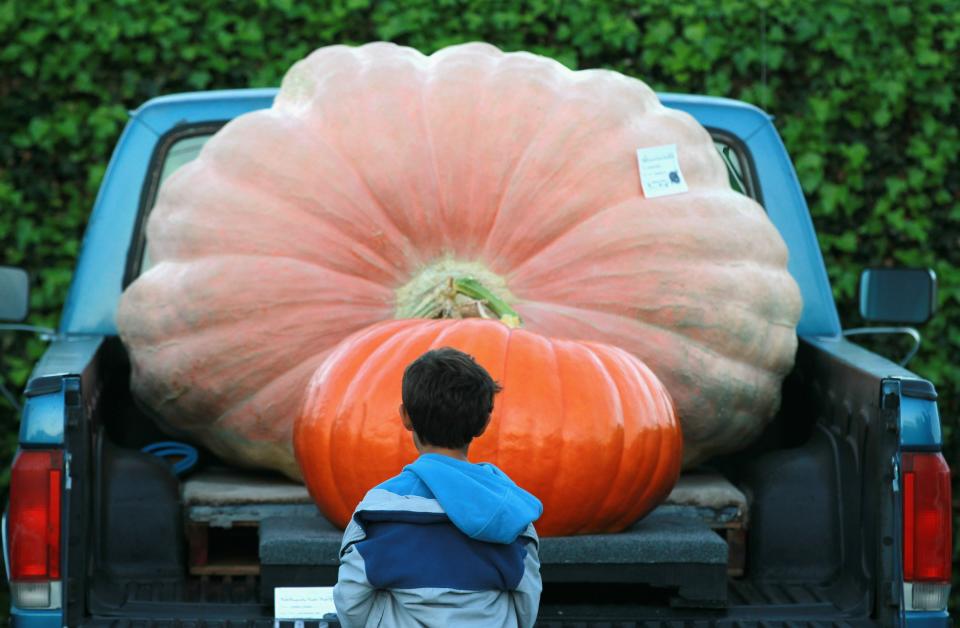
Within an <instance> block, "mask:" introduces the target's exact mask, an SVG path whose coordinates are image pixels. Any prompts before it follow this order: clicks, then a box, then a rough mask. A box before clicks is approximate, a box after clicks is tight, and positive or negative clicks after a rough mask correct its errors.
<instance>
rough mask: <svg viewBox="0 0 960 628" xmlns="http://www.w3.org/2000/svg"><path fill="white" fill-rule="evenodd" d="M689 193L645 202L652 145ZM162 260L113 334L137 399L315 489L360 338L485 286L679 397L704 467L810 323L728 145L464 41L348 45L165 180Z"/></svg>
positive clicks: (633, 93) (774, 387) (153, 234)
mask: <svg viewBox="0 0 960 628" xmlns="http://www.w3.org/2000/svg"><path fill="white" fill-rule="evenodd" d="M664 144H675V145H676V147H677V151H678V155H679V164H680V168H681V170H682V172H683V175H684V180H685V181H686V184H687V187H688V192H687V193H684V194H678V195H675V196H663V197H659V198H646V197H644V195H643V192H642V189H641V186H640V178H639V176H638V171H637V156H636V150H637V149H638V148H644V147H652V146H660V145H664ZM147 234H148V238H147V240H148V252H149V257H150V259H152V260H153V262H154V266H153V267H152V268H151V269H150V270H149V271H147V272H146V273H145V274H144V275H142V276H141V277H140V278H138V279H137V280H136V281H135V282H134V283H133V284H132V286H131V287H130V288H129V289H128V291H127V292H126V293H125V294H124V297H123V299H122V302H121V304H120V308H119V315H118V327H119V330H120V334H121V336H122V338H123V340H124V342H125V344H126V346H127V348H128V349H129V353H130V357H131V364H132V389H133V391H134V393H135V394H136V395H137V396H138V397H139V398H140V399H141V400H142V401H144V402H145V403H146V404H147V405H149V406H151V407H153V408H154V409H155V410H156V411H157V412H159V413H160V414H161V415H162V416H163V417H165V418H166V420H167V421H168V422H170V423H171V424H173V425H174V426H175V427H178V428H180V429H182V430H190V431H192V432H193V433H194V434H196V436H197V438H198V439H199V440H201V441H203V442H204V443H205V444H206V445H207V446H209V447H210V448H212V449H213V450H214V451H215V452H217V453H219V454H220V455H221V456H223V457H225V458H226V459H228V460H230V461H232V462H234V463H236V464H247V465H253V466H265V467H272V468H276V469H280V470H282V471H283V472H285V473H287V474H288V475H290V476H292V477H296V476H297V475H298V471H297V467H296V463H295V460H294V458H293V455H292V451H291V447H290V442H291V440H290V439H291V431H292V424H293V417H294V416H295V415H296V412H297V408H298V407H299V404H300V402H301V400H302V391H303V390H304V389H305V388H306V385H307V382H308V381H309V378H310V376H311V374H312V373H313V372H314V371H315V370H316V369H317V367H318V366H319V365H320V363H321V362H322V361H323V359H324V357H325V356H326V354H327V353H328V352H329V351H330V350H331V349H332V348H333V347H335V346H336V344H337V343H338V342H339V341H341V340H343V339H344V338H346V337H347V336H348V335H349V334H351V333H353V332H355V331H358V330H360V329H362V328H364V327H366V326H368V325H370V324H373V323H376V322H379V321H383V320H389V319H394V318H401V319H402V318H414V317H424V318H429V317H432V316H435V315H436V314H437V313H438V312H437V309H436V303H435V302H434V303H433V304H431V303H430V299H428V298H425V297H428V296H429V295H430V293H431V292H432V291H434V290H435V289H437V287H438V286H441V285H443V284H444V282H446V281H447V280H448V278H451V277H452V278H462V277H468V276H469V277H473V278H475V279H477V280H478V281H479V282H480V283H482V284H484V285H485V286H486V287H487V288H489V289H490V291H492V292H493V293H496V294H497V295H498V296H500V297H501V298H503V299H504V300H505V301H507V302H508V303H510V304H511V305H513V307H514V308H515V309H516V310H517V311H518V312H519V313H520V315H521V316H522V317H523V319H524V321H525V325H526V329H528V330H529V331H532V332H536V333H540V334H544V335H546V336H550V337H556V338H581V339H587V340H596V341H600V342H606V343H609V344H613V345H616V346H618V347H621V348H623V349H626V350H627V351H629V352H630V353H632V354H633V355H635V356H637V357H639V358H640V359H642V360H643V361H644V362H645V363H646V364H648V365H649V366H650V367H651V368H652V369H653V370H654V371H655V372H656V373H657V375H658V377H660V379H661V380H662V381H663V382H664V384H665V385H666V386H667V388H668V389H669V390H670V393H671V395H672V397H673V399H674V401H675V403H676V404H677V408H678V412H679V415H680V417H681V421H682V422H683V428H684V438H685V450H684V454H685V456H686V459H687V462H689V463H693V462H696V461H697V460H701V459H703V458H705V457H707V456H709V455H711V454H712V453H715V452H724V451H730V450H733V449H736V448H739V447H742V446H743V445H744V444H746V443H747V442H748V441H749V440H750V439H751V437H752V436H754V435H756V434H757V433H759V431H760V429H761V428H762V427H763V425H764V424H765V423H766V420H767V418H768V417H770V416H771V415H772V414H773V412H774V411H775V410H776V408H777V407H778V404H779V396H780V383H781V379H782V377H783V376H784V375H785V374H786V373H787V372H788V371H789V370H790V367H791V366H792V364H793V356H794V352H795V348H796V335H795V326H796V323H797V320H798V319H799V315H800V297H799V291H798V289H797V286H796V284H795V283H794V281H793V279H792V278H791V277H790V275H789V273H788V272H787V269H786V260H787V250H786V247H785V246H784V244H783V241H782V239H781V238H780V236H779V234H778V233H777V231H776V229H775V228H774V227H773V225H772V224H771V222H770V221H769V220H768V218H767V216H766V214H765V213H764V210H763V209H762V208H761V207H760V206H759V205H757V204H756V203H755V202H754V201H752V200H751V199H749V198H747V197H746V196H744V195H742V194H739V193H737V192H734V191H733V190H731V189H730V185H729V182H728V176H727V170H726V168H725V166H724V164H723V161H722V160H721V158H720V157H719V156H718V154H717V152H716V149H715V148H714V144H713V141H712V140H711V137H710V135H709V134H708V133H707V132H706V131H705V130H704V129H703V128H702V127H701V126H700V125H699V124H698V123H697V122H696V121H695V120H693V118H691V117H690V116H688V115H686V114H684V113H681V112H678V111H674V110H670V109H666V108H664V107H663V106H661V105H660V103H659V101H658V100H657V97H656V95H655V94H654V93H653V92H652V91H651V90H650V88H648V87H647V86H646V85H645V84H643V83H642V82H640V81H638V80H635V79H632V78H628V77H626V76H622V75H620V74H617V73H615V72H609V71H604V70H585V71H580V72H573V71H571V70H569V69H567V68H565V67H563V66H562V65H560V64H559V63H557V62H555V61H552V60H550V59H546V58H544V57H539V56H536V55H532V54H528V53H509V54H504V53H502V52H500V51H499V50H497V49H496V48H494V47H493V46H489V45H485V44H467V45H462V46H454V47H451V48H447V49H444V50H441V51H439V52H437V53H435V54H433V55H431V56H429V57H427V56H424V55H422V54H420V53H419V52H417V51H416V50H413V49H410V48H403V47H399V46H395V45H393V44H384V43H378V44H370V45H365V46H361V47H359V48H349V47H345V46H332V47H329V48H323V49H320V50H318V51H316V52H314V53H313V54H311V55H310V56H309V57H308V58H306V59H305V60H303V61H301V62H299V63H297V64H296V65H295V66H294V67H293V68H292V69H291V70H290V71H289V72H288V73H287V75H286V77H285V78H284V80H283V85H282V87H281V89H280V92H279V93H278V94H277V97H276V100H275V102H274V105H273V107H272V108H271V109H268V110H263V111H257V112H253V113H250V114H248V115H244V116H241V117H240V118H237V119H236V120H233V121H232V122H230V123H229V124H227V125H226V126H225V127H224V128H223V129H222V130H221V131H220V132H219V133H217V134H216V136H214V137H213V138H212V139H211V140H210V141H209V142H208V143H207V145H206V146H205V147H204V149H203V151H202V152H201V154H200V156H199V158H198V159H197V160H195V161H194V162H192V163H190V164H188V165H186V166H184V167H183V168H181V169H180V170H178V171H177V172H175V173H174V174H173V175H172V176H171V177H170V178H169V179H168V180H167V181H166V182H165V184H164V185H163V187H162V189H161V190H160V194H159V197H158V200H157V204H156V207H155V208H154V210H153V212H152V215H151V217H150V220H149V224H148V229H147Z"/></svg>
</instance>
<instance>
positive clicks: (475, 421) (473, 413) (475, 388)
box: [401, 347, 501, 449]
mask: <svg viewBox="0 0 960 628" xmlns="http://www.w3.org/2000/svg"><path fill="white" fill-rule="evenodd" d="M500 390H501V389H500V385H499V384H497V382H495V381H493V378H492V377H490V373H488V372H487V371H486V369H484V368H483V367H482V366H480V365H479V364H477V362H476V360H474V359H473V358H472V357H471V356H469V355H467V354H466V353H464V352H462V351H457V350H456V349H452V348H450V347H443V348H440V349H434V350H432V351H427V352H426V353H424V354H423V355H421V356H420V357H419V358H417V359H416V360H414V361H413V362H411V363H410V364H409V366H407V368H406V370H405V371H404V372H403V385H402V393H401V394H402V396H403V406H404V408H406V410H407V414H408V415H409V416H410V422H411V423H413V429H414V431H415V432H416V433H417V437H418V438H419V439H420V442H421V443H423V444H425V445H433V446H434V447H448V448H450V449H463V448H464V447H466V446H467V445H469V444H470V441H471V440H473V438H474V437H475V436H477V435H478V434H479V433H480V432H481V431H483V428H484V426H485V425H486V424H487V418H488V417H489V416H490V413H491V412H492V411H493V396H494V395H495V394H496V393H498V392H500Z"/></svg>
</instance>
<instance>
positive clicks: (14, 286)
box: [0, 266, 30, 322]
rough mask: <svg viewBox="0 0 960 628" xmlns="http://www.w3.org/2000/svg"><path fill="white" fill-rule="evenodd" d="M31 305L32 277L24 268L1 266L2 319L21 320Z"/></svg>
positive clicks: (0, 311) (0, 300)
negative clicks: (30, 277) (28, 275)
mask: <svg viewBox="0 0 960 628" xmlns="http://www.w3.org/2000/svg"><path fill="white" fill-rule="evenodd" d="M29 305H30V279H29V277H27V272H26V271H25V270H23V269H22V268H14V267H12V266H0V321H15V322H20V321H22V320H23V319H25V318H26V317H27V311H28V309H29Z"/></svg>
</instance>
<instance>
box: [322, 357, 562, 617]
mask: <svg viewBox="0 0 960 628" xmlns="http://www.w3.org/2000/svg"><path fill="white" fill-rule="evenodd" d="M499 391H500V387H499V386H498V385H497V384H496V382H494V381H493V379H492V378H491V377H490V374H489V373H487V371H486V370H485V369H484V368H483V367H482V366H480V365H479V364H477V363H476V362H475V361H474V359H473V358H472V357H470V356H469V355H467V354H465V353H462V352H460V351H457V350H456V349H450V348H443V349H436V350H433V351H428V352H427V353H425V354H423V355H422V356H420V357H419V358H417V359H416V360H414V361H413V362H412V363H411V364H410V365H409V366H408V367H407V368H406V370H405V371H404V373H403V385H402V398H403V403H401V404H400V419H401V421H402V422H403V426H404V427H405V428H407V429H408V430H410V431H411V432H412V433H413V443H414V445H415V446H416V447H417V450H418V451H419V452H420V454H421V455H420V457H419V458H417V460H416V461H415V462H413V463H412V464H410V465H407V466H406V467H404V469H403V471H402V472H401V473H400V475H398V476H396V477H394V478H391V479H389V480H387V481H386V482H384V483H383V484H381V485H379V486H377V487H375V488H374V489H372V490H371V491H370V492H368V493H367V495H366V497H364V498H363V501H361V502H360V504H359V505H358V506H357V509H356V511H354V514H353V517H352V519H351V520H350V523H349V525H348V526H347V529H346V531H345V532H344V534H343V543H342V544H341V546H340V575H339V580H338V582H337V586H336V587H335V588H334V592H333V598H334V602H335V603H336V606H337V615H338V617H339V619H340V623H341V624H342V625H343V626H344V628H354V627H361V626H387V627H391V628H392V627H404V626H457V627H470V626H483V627H484V628H488V627H499V626H511V627H512V626H524V627H525V626H532V625H533V623H534V621H535V620H536V618H537V610H538V608H539V604H540V589H541V583H540V558H539V553H538V549H539V541H538V539H537V534H536V532H535V531H534V529H533V522H534V521H535V520H536V519H538V518H539V517H540V515H541V513H542V512H543V506H542V504H541V503H540V501H539V500H538V499H537V498H536V497H534V496H533V495H531V494H530V493H528V492H526V491H525V490H523V489H521V488H519V487H518V486H517V485H516V484H514V483H513V481H512V480H510V478H508V477H507V476H506V474H504V473H503V472H502V471H500V470H499V469H497V468H496V467H495V466H493V465H491V464H483V463H481V464H471V463H470V462H468V461H467V449H468V447H469V446H470V441H471V440H473V439H474V438H475V437H477V436H480V435H481V434H482V433H483V432H484V430H485V429H486V428H487V426H488V425H489V423H490V413H491V412H492V410H493V396H494V395H495V394H496V393H497V392H499Z"/></svg>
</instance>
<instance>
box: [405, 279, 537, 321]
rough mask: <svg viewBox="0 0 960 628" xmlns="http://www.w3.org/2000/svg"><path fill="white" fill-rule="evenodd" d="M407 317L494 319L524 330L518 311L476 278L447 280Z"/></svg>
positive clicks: (409, 312)
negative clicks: (521, 327) (521, 326)
mask: <svg viewBox="0 0 960 628" xmlns="http://www.w3.org/2000/svg"><path fill="white" fill-rule="evenodd" d="M463 297H466V299H464V298H463ZM404 314H405V318H490V319H497V320H499V321H500V322H501V323H503V324H504V325H506V326H507V327H511V328H514V329H516V328H517V327H520V315H519V314H518V313H517V311H516V310H514V309H513V308H512V307H510V305H509V304H508V303H507V302H506V301H505V300H503V298H501V297H500V296H498V295H497V294H496V293H495V292H493V291H492V290H490V289H489V288H487V287H486V286H485V285H483V283H481V282H480V281H478V280H476V279H474V278H473V277H453V276H449V277H447V278H446V280H444V281H443V282H442V283H441V284H440V285H439V286H436V287H435V288H434V289H432V290H430V291H429V292H428V293H426V294H425V295H423V296H422V297H421V298H420V300H419V301H418V302H417V303H416V304H415V305H414V306H413V308H411V309H410V310H409V311H406V312H404Z"/></svg>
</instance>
